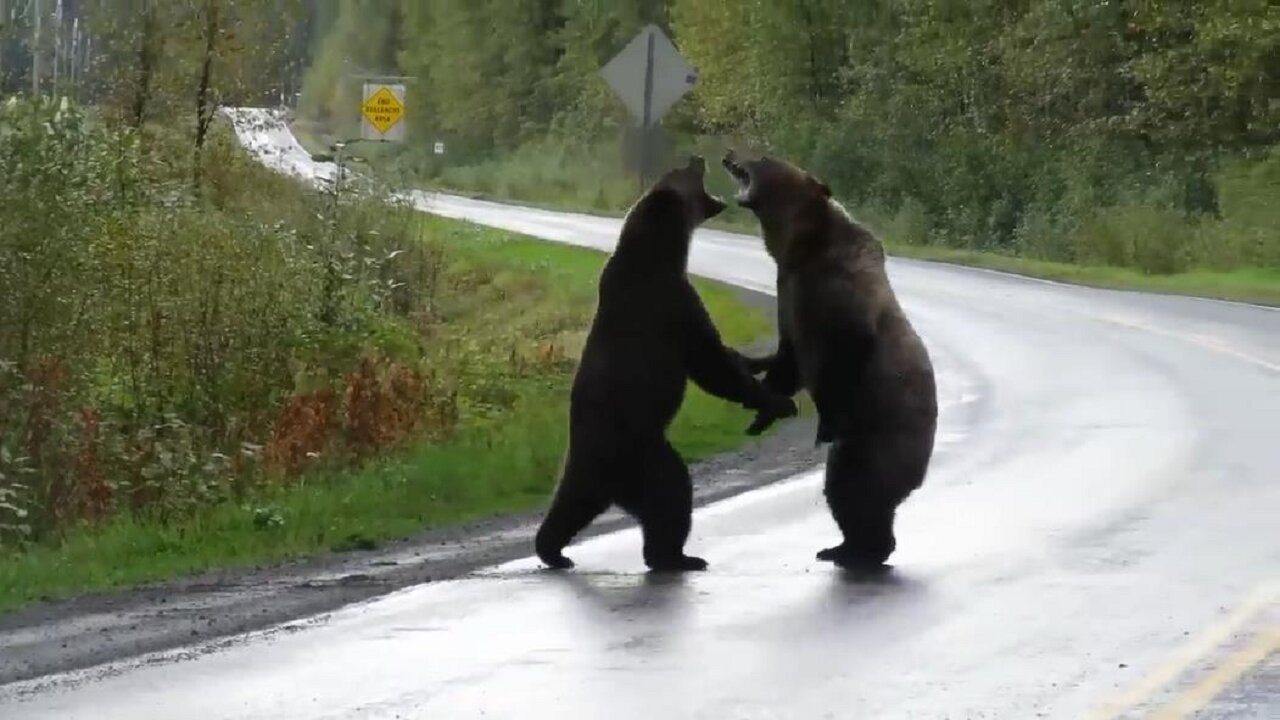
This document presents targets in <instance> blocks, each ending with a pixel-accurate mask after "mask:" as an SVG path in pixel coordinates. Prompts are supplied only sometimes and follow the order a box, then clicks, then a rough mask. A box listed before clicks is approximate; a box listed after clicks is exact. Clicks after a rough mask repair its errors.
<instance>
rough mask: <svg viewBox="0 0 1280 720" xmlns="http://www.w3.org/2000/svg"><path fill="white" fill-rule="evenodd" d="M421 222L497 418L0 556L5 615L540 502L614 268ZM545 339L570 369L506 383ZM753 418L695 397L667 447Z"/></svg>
mask: <svg viewBox="0 0 1280 720" xmlns="http://www.w3.org/2000/svg"><path fill="white" fill-rule="evenodd" d="M424 223H425V225H426V228H427V230H428V231H429V234H430V236H431V237H433V238H434V239H435V241H436V242H441V243H443V244H444V246H445V249H446V252H447V256H448V257H449V258H450V260H449V273H450V275H451V276H452V277H453V279H454V280H453V283H452V287H454V288H455V289H457V288H466V287H468V286H469V285H473V287H471V290H470V292H469V293H462V292H461V291H459V293H458V294H457V296H456V297H454V298H453V299H452V300H451V301H450V302H449V303H448V305H447V306H446V311H447V312H448V313H450V315H451V316H452V317H451V319H450V321H449V322H448V323H446V324H445V325H444V328H445V330H444V331H442V332H444V334H443V335H441V336H438V337H436V338H435V339H436V340H438V341H439V342H437V343H435V344H436V345H448V344H449V342H450V341H458V342H465V343H472V344H474V347H472V346H468V347H467V348H466V350H465V351H464V352H465V353H466V354H468V362H474V366H475V367H474V368H473V369H472V370H471V372H470V374H469V376H468V377H470V378H471V379H472V380H474V381H476V382H481V383H483V382H490V383H492V384H493V385H494V386H495V387H497V388H498V389H500V390H501V391H502V392H503V393H505V394H506V399H505V401H504V406H503V408H502V409H501V410H500V411H484V412H481V411H471V412H470V413H469V414H468V415H467V416H466V417H465V418H464V421H463V422H462V424H461V430H460V432H459V433H458V434H457V435H456V436H454V437H453V438H452V439H450V440H448V441H445V442H440V443H435V444H425V443H424V444H417V445H414V446H412V447H408V448H405V449H404V450H403V451H402V452H399V453H395V454H393V455H392V456H389V457H384V458H381V459H378V460H375V461H372V462H369V463H367V464H365V465H363V466H361V467H359V468H355V469H352V470H346V471H343V470H332V469H331V470H327V471H319V472H313V473H311V474H308V475H304V476H302V477H301V478H299V479H298V480H297V481H294V482H291V483H290V484H288V485H287V486H284V487H279V488H277V489H275V490H273V491H271V492H269V493H268V494H260V495H258V496H255V497H253V498H252V499H251V500H249V501H245V502H242V503H237V504H231V503H225V504H221V505H217V506H214V507H209V508H205V509H203V510H199V511H197V512H196V513H195V514H194V515H193V516H191V517H189V518H188V519H187V520H185V521H182V522H178V523H170V524H161V523H159V522H153V521H149V520H147V519H140V518H136V517H122V518H119V519H116V520H114V521H110V522H108V523H107V524H106V525H104V526H101V527H96V528H85V527H81V528H77V529H73V530H71V531H70V532H69V533H68V534H67V535H66V537H65V538H64V539H63V540H62V542H60V543H58V544H56V545H37V546H31V547H28V548H25V549H24V550H22V551H18V552H12V551H11V552H10V553H9V554H7V555H0V612H4V611H12V610H14V609H16V608H19V607H22V606H23V605H26V604H28V603H31V602H33V601H36V600H39V599H50V598H61V597H67V596H71V595H75V594H79V593H85V592H94V591H103V590H108V589H113V588H122V587H129V586H135V585H138V584H140V583H146V582H150V581H158V580H164V579H168V578H174V577H178V576H182V575H187V574H191V573H195V572H199V571H204V570H211V569H219V568H235V567H246V566H255V565H262V564H267V563H272V562H277V561H281V560H286V559H290V558H298V557H303V556H308V555H314V554H316V553H320V552H325V551H330V550H336V551H341V550H348V549H353V548H368V547H374V546H376V545H378V544H379V543H382V542H385V541H388V540H391V539H395V538H403V537H406V536H409V535H412V534H413V533H415V532H418V531H421V530H423V529H426V528H432V527H439V526H443V525H447V524H451V523H458V522H464V521H467V520H473V519H477V518H483V517H489V516H493V515H497V514H501V513H509V512H515V511H523V510H530V509H534V508H536V507H538V506H540V505H541V504H542V503H544V502H545V501H546V499H547V497H548V494H549V493H550V491H551V489H552V488H553V487H554V484H555V481H556V479H557V473H558V470H559V466H560V462H561V458H562V453H563V451H564V447H565V441H566V433H567V427H566V419H567V410H568V407H567V392H568V387H569V383H570V381H571V377H572V367H573V362H572V356H573V354H574V352H575V351H576V347H575V343H576V344H577V347H580V343H581V338H582V336H583V334H584V329H585V327H586V324H587V322H588V321H589V319H590V316H591V314H592V311H593V305H594V302H595V286H596V279H597V276H598V273H599V271H600V268H601V266H602V264H603V262H604V259H605V255H604V254H603V253H598V252H594V251H590V250H586V249H580V248H572V247H568V246H561V245H555V244H551V243H544V242H539V241H535V240H530V239H525V238H519V237H515V236H512V235H510V234H508V233H505V232H502V231H497V230H490V229H486V228H481V227H478V226H474V225H468V224H465V223H459V222H455V221H449V220H443V219H438V218H428V219H426V220H424ZM477 278H479V279H477ZM695 282H696V284H697V285H698V289H699V291H700V292H701V293H702V296H703V298H704V300H705V302H706V304H707V306H708V309H709V311H710V312H711V314H712V316H713V317H714V318H715V320H716V322H717V324H718V327H719V328H720V331H721V333H722V334H723V336H724V337H725V340H726V342H728V343H730V344H732V345H742V344H746V343H748V342H750V341H753V340H755V339H757V338H759V337H762V336H764V335H766V334H768V333H769V331H770V328H771V324H770V322H769V320H768V318H766V317H765V316H764V315H763V314H762V313H761V312H759V311H758V310H754V309H751V308H748V307H747V306H745V305H744V304H743V303H742V301H741V300H740V299H739V297H738V296H737V295H736V294H735V293H734V291H732V290H730V289H727V288H724V287H721V286H718V285H714V284H712V283H710V282H703V281H695ZM549 333H550V334H551V335H552V336H553V337H554V338H555V342H556V343H558V344H560V345H562V346H563V347H564V349H565V350H566V351H567V353H568V355H569V357H568V358H566V359H564V360H562V361H560V362H555V363H550V364H547V365H546V366H544V367H539V368H536V369H535V370H533V371H526V372H524V373H521V374H514V375H513V374H506V373H507V371H506V370H505V369H506V368H508V367H509V365H510V361H509V358H508V353H509V352H511V351H510V349H509V347H510V346H509V345H504V344H502V342H503V341H506V340H509V338H511V337H512V336H515V337H521V336H524V337H533V336H544V337H545V336H547V335H548V334H549ZM472 355H474V358H472V357H471V356H472ZM750 420H751V415H750V413H749V412H747V411H745V410H743V409H741V408H739V407H737V406H735V405H731V404H729V403H725V402H722V401H719V400H716V399H714V398H711V397H709V396H707V395H706V394H704V393H702V392H701V391H700V390H698V389H697V388H692V387H691V388H690V392H689V395H688V399H687V401H686V402H685V404H684V406H683V408H682V409H681V412H680V415H679V417H678V418H677V420H676V422H675V423H674V425H673V428H672V431H671V437H672V440H673V442H674V444H675V445H676V446H677V447H678V448H679V449H680V450H681V451H682V452H683V453H684V454H685V456H686V457H687V458H688V459H689V460H691V461H692V460H698V459H701V458H705V457H708V456H710V455H712V454H715V453H717V452H721V451H724V450H729V449H732V448H734V447H738V446H740V445H742V444H744V443H745V442H747V441H748V438H747V437H746V436H745V434H744V432H743V430H744V429H745V428H746V426H747V425H748V424H749V423H750Z"/></svg>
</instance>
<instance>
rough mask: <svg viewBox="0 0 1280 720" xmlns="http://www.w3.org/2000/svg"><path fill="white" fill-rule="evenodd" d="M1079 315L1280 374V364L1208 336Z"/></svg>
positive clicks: (1122, 320)
mask: <svg viewBox="0 0 1280 720" xmlns="http://www.w3.org/2000/svg"><path fill="white" fill-rule="evenodd" d="M1080 314H1081V315H1084V316H1085V317H1093V318H1095V319H1097V320H1101V321H1102V322H1105V323H1110V324H1111V325H1119V326H1120V327H1124V328H1129V329H1130V330H1140V331H1142V332H1147V333H1151V334H1153V335H1160V336H1163V337H1167V338H1170V339H1173V340H1180V341H1182V342H1185V343H1188V344H1191V345H1195V346H1197V347H1200V348H1203V349H1205V350H1209V351H1211V352H1216V353H1221V354H1223V355H1229V356H1231V357H1233V358H1235V359H1237V360H1242V361H1244V362H1247V363H1249V364H1251V365H1256V366H1258V367H1260V368H1262V369H1264V370H1269V371H1271V372H1276V373H1280V364H1277V363H1274V362H1271V361H1269V360H1266V359H1264V358H1260V357H1257V356H1254V355H1251V354H1249V353H1247V352H1242V351H1240V350H1237V349H1236V348H1234V347H1232V346H1230V345H1228V344H1226V343H1225V342H1223V341H1222V340H1220V339H1218V338H1216V337H1212V336H1208V335H1187V334H1184V333H1180V332H1174V331H1172V330H1165V329H1164V328H1160V327H1156V326H1154V325H1148V324H1146V323H1142V322H1137V321H1134V320H1129V319H1127V318H1120V317H1112V316H1104V315H1088V314H1087V313H1080Z"/></svg>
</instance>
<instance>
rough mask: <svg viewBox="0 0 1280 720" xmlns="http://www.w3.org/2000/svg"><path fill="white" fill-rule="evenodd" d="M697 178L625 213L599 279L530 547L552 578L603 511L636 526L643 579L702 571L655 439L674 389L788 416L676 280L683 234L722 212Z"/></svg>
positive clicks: (681, 179) (678, 464)
mask: <svg viewBox="0 0 1280 720" xmlns="http://www.w3.org/2000/svg"><path fill="white" fill-rule="evenodd" d="M705 171H706V164H705V162H704V161H703V160H702V158H700V157H697V156H694V157H692V158H691V159H690V161H689V164H688V165H687V166H686V167H684V168H681V169H677V170H673V171H671V172H668V173H667V174H666V175H664V176H663V177H662V178H661V179H659V181H658V182H657V183H656V184H655V185H654V186H653V187H652V188H651V189H650V190H649V192H647V193H646V194H645V195H644V196H643V197H642V198H640V200H639V201H637V202H636V204H635V205H634V206H632V208H631V210H630V211H629V212H628V213H627V217H626V219H625V220H624V222H623V227H622V233H621V236H620V238H619V240H618V245H617V248H616V249H615V250H614V252H613V255H612V256H611V257H610V258H609V260H608V262H607V263H606V264H605V267H604V271H603V272H602V274H601V277H600V288H599V304H598V307H597V310H596V315H595V319H594V321H593V323H592V325H591V329H590V332H589V334H588V336H587V341H586V346H585V348H584V350H583V353H582V360H581V362H580V364H579V366H578V369H577V373H576V375H575V377H574V381H573V389H572V393H571V396H570V406H569V447H568V451H567V453H566V457H565V463H564V469H563V471H562V475H561V479H560V483H559V486H558V487H557V488H556V492H555V496H554V498H553V499H552V503H551V508H550V510H548V512H547V515H546V517H545V518H544V519H543V522H542V526H541V527H540V528H539V529H538V534H537V537H536V539H535V541H534V542H535V547H536V550H537V553H538V557H539V558H541V560H542V561H543V562H544V563H546V564H547V565H548V566H550V567H552V568H569V567H573V562H572V561H571V560H570V559H569V558H567V557H565V556H564V555H563V550H564V547H565V546H566V545H568V544H569V542H570V541H571V540H572V539H573V537H574V536H575V535H577V534H578V533H579V532H581V531H582V530H583V528H585V527H586V526H587V525H588V524H589V523H590V522H591V521H592V520H593V519H595V518H596V517H597V516H598V515H600V513H602V512H604V511H605V510H606V509H607V508H608V507H609V506H610V505H613V504H615V503H616V504H617V505H618V506H620V507H621V508H622V509H623V510H625V511H626V512H627V513H629V514H630V515H632V516H633V517H635V518H636V519H637V520H638V521H639V523H640V526H641V530H642V532H643V535H644V561H645V564H646V565H648V567H649V568H650V569H653V570H701V569H705V568H706V566H707V563H706V562H705V561H704V560H702V559H701V558H697V557H692V556H689V555H685V553H684V544H685V541H686V540H687V538H688V536H689V530H690V523H691V515H692V511H693V487H692V484H691V482H690V478H689V471H688V468H687V467H686V466H685V463H684V460H683V459H681V457H680V455H679V454H678V453H677V452H676V450H675V448H673V447H672V446H671V445H670V443H668V442H667V438H666V430H667V426H668V425H669V424H670V423H671V421H672V419H673V418H674V417H675V415H676V412H677V411H678V410H679V409H680V405H681V403H682V402H683V401H684V393H685V385H686V381H688V380H692V381H693V382H694V383H696V384H697V385H698V386H699V387H701V388H702V389H703V390H706V391H707V392H708V393H711V394H712V395H715V396H717V397H720V398H723V399H725V400H728V401H730V402H736V403H741V404H742V405H744V406H745V407H747V408H749V409H754V410H757V411H759V412H764V413H767V414H769V415H770V416H773V415H774V414H777V415H779V416H783V417H786V416H791V415H794V414H795V413H796V408H795V404H794V403H793V402H792V401H791V400H790V399H789V398H786V397H782V396H779V395H775V394H772V393H769V392H768V391H766V390H765V389H764V386H763V385H762V384H761V383H760V382H759V381H757V380H756V378H755V377H753V376H752V374H751V373H750V372H749V370H748V369H747V367H746V364H745V363H744V362H743V359H742V357H741V356H740V355H738V354H737V353H736V352H735V351H733V350H731V349H729V348H727V347H725V345H724V344H723V343H722V342H721V339H720V334H719V332H718V331H717V330H716V328H715V326H714V325H713V324H712V321H711V317H710V316H709V315H708V314H707V310H706V308H705V307H704V306H703V304H702V300H701V298H699V297H698V294H697V291H696V290H694V288H693V285H692V284H690V282H689V279H688V277H687V275H686V274H685V266H686V262H687V259H688V254H689V243H690V241H691V239H692V236H693V231H694V229H695V228H696V227H697V226H698V225H700V224H701V223H703V222H705V221H706V220H707V219H709V218H712V217H714V216H716V215H717V214H719V213H720V212H721V211H722V210H724V207H725V205H724V203H723V202H722V201H721V200H719V199H718V198H715V197H712V196H710V195H708V194H707V192H706V190H705V188H704V186H703V179H704V174H705Z"/></svg>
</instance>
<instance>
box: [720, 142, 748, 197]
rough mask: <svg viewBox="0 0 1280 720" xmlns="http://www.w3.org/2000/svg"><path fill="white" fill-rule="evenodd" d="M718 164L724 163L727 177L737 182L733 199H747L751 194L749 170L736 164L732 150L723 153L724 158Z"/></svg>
mask: <svg viewBox="0 0 1280 720" xmlns="http://www.w3.org/2000/svg"><path fill="white" fill-rule="evenodd" d="M720 164H721V165H724V169H725V172H727V173H729V177H731V178H733V179H734V180H735V181H737V183H738V193H737V196H736V198H735V199H736V200H737V201H738V202H739V203H741V202H744V201H745V200H747V199H748V198H749V197H750V194H751V172H750V171H749V170H747V169H746V168H745V167H743V166H742V165H739V164H738V161H737V159H736V158H735V157H734V154H733V151H732V150H730V151H729V152H727V153H725V155H724V159H722V160H721V161H720Z"/></svg>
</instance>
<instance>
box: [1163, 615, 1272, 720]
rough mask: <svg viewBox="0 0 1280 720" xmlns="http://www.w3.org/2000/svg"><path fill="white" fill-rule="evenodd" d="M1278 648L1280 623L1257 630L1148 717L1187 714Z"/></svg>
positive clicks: (1176, 718) (1170, 718) (1176, 719)
mask: <svg viewBox="0 0 1280 720" xmlns="http://www.w3.org/2000/svg"><path fill="white" fill-rule="evenodd" d="M1277 650H1280V627H1273V628H1269V629H1267V630H1265V631H1263V632H1261V633H1258V636H1257V637H1256V638H1254V639H1253V642H1251V643H1249V644H1248V645H1246V646H1245V647H1243V648H1241V649H1240V650H1239V651H1238V652H1236V653H1235V654H1234V655H1232V656H1230V657H1228V658H1227V659H1226V660H1225V661H1223V663H1222V664H1221V665H1219V666H1218V668H1217V669H1215V670H1214V671H1213V672H1212V673H1209V675H1208V676H1207V677H1205V679H1203V680H1201V681H1200V682H1199V683H1197V684H1196V685H1194V686H1192V687H1191V688H1190V689H1188V690H1187V691H1186V692H1184V693H1183V694H1182V695H1180V696H1179V697H1178V698H1177V699H1176V700H1174V701H1173V702H1172V703H1170V704H1169V705H1168V707H1165V708H1164V709H1163V710H1161V711H1160V712H1158V713H1156V714H1155V715H1152V716H1151V720H1180V719H1181V718H1186V717H1189V716H1190V715H1191V714H1192V713H1194V712H1196V711H1197V710H1199V709H1201V708H1203V707H1204V706H1206V705H1208V704H1209V703H1210V702H1212V701H1213V699H1214V698H1216V697H1218V695H1220V694H1222V691H1223V690H1225V689H1226V688H1227V687H1228V686H1230V685H1231V684H1232V683H1234V682H1236V681H1237V680H1239V679H1240V677H1241V676H1243V675H1244V674H1245V673H1247V672H1249V670H1251V669H1253V668H1254V667H1256V666H1257V665H1258V664H1259V663H1261V662H1263V661H1264V660H1266V659H1267V657H1268V656H1270V655H1271V654H1272V653H1274V652H1276V651H1277Z"/></svg>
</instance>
